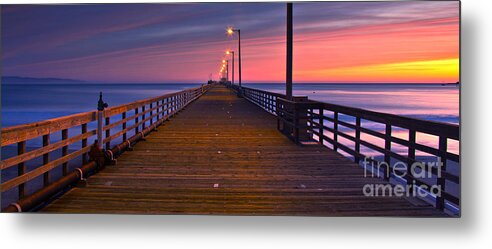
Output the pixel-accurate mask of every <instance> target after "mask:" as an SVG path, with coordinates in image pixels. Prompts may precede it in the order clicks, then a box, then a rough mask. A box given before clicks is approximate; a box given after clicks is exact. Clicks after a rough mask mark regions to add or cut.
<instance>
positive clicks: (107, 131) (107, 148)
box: [104, 117, 111, 150]
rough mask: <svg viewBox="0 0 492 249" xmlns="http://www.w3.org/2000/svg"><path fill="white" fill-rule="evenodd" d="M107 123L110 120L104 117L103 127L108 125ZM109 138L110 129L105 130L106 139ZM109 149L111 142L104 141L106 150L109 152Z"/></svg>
mask: <svg viewBox="0 0 492 249" xmlns="http://www.w3.org/2000/svg"><path fill="white" fill-rule="evenodd" d="M109 123H110V118H109V117H106V118H105V122H104V125H109ZM110 136H111V129H107V130H106V139H109V137H110ZM109 149H111V141H110V140H108V141H106V150H109Z"/></svg>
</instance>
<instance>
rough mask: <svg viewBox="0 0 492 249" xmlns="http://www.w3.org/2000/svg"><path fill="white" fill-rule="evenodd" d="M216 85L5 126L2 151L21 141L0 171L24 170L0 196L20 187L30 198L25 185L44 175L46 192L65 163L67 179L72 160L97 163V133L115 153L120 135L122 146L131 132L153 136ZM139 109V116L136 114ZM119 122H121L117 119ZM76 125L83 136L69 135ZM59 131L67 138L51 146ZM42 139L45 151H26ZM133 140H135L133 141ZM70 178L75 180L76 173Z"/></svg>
mask: <svg viewBox="0 0 492 249" xmlns="http://www.w3.org/2000/svg"><path fill="white" fill-rule="evenodd" d="M211 87H212V85H204V86H200V87H196V88H191V89H185V90H182V91H178V92H175V93H169V94H165V95H161V96H158V97H152V98H148V99H144V100H139V101H135V102H131V103H128V104H123V105H118V106H114V107H109V108H105V109H104V110H102V111H90V112H84V113H77V114H73V115H69V116H64V117H59V118H54V119H50V120H45V121H41V122H35V123H31V124H24V125H18V126H12V127H7V128H3V129H2V130H1V139H2V140H1V147H2V148H3V147H6V146H13V145H14V144H16V143H17V146H18V154H17V155H14V156H11V157H9V158H6V159H4V160H2V161H1V164H0V170H5V169H8V168H11V167H13V166H17V167H18V168H19V170H18V175H17V176H16V177H14V178H12V179H8V180H6V181H4V182H2V183H1V184H0V192H1V193H3V192H5V191H7V190H9V189H12V188H14V187H18V188H19V191H18V192H19V194H18V200H20V199H22V198H26V197H29V196H28V195H26V188H25V184H26V183H28V182H30V181H31V180H33V179H34V178H37V177H38V176H41V175H43V174H44V175H45V186H44V188H46V187H48V185H49V184H50V183H52V182H54V181H56V180H57V179H51V177H52V175H51V174H50V172H51V171H52V170H54V169H55V168H58V167H59V166H60V165H63V174H62V175H63V176H65V175H68V174H69V172H67V170H68V169H67V167H68V163H69V162H71V163H72V164H74V163H76V164H78V165H80V166H82V165H84V164H86V163H92V162H89V161H88V160H87V153H88V152H89V150H90V147H91V146H90V145H88V143H87V141H88V139H94V138H95V136H96V135H97V134H98V133H101V134H102V133H105V134H103V135H102V137H103V141H102V142H103V143H104V144H106V149H107V150H109V149H111V148H109V147H110V145H111V142H112V141H115V140H116V139H119V138H120V137H121V138H122V140H123V142H125V141H127V142H128V140H127V135H128V134H133V137H132V138H135V137H137V139H138V138H142V137H143V133H142V131H144V130H145V131H146V132H149V130H148V129H145V128H146V127H156V125H158V124H162V123H163V122H164V121H165V120H167V119H169V118H170V117H171V116H172V115H174V114H175V113H176V112H178V111H179V110H181V109H182V108H184V107H185V106H186V105H188V104H189V103H191V102H192V101H194V100H195V99H197V98H198V97H200V96H201V95H203V94H204V93H205V92H206V91H208V90H209V89H210V88H211ZM139 109H142V111H140V112H139V111H138V110H139ZM134 110H135V114H134V115H132V114H133V111H134ZM98 112H102V114H103V115H101V116H99V113H98ZM98 117H101V120H99V119H98ZM115 118H119V120H118V121H115V120H114V119H115ZM133 120H135V123H133V124H132V123H130V125H127V123H128V122H132V121H133ZM110 121H113V123H110ZM96 122H101V123H102V124H103V125H102V126H101V130H99V131H98V130H97V129H94V130H88V129H87V127H88V124H91V123H92V125H94V127H95V123H96ZM77 126H80V127H81V130H80V131H81V132H80V133H79V134H76V135H73V136H71V137H69V136H68V134H69V132H68V130H69V129H73V128H75V127H77ZM140 127H141V128H142V129H141V130H139V128H140ZM55 132H61V138H62V139H61V140H60V141H56V142H54V143H50V134H54V133H55ZM39 137H43V147H39V148H36V149H34V150H31V151H26V148H25V147H26V142H27V141H29V140H33V139H38V138H39ZM132 141H133V142H134V140H132ZM80 142H82V147H81V148H80V144H79V145H78V147H79V149H76V150H75V151H71V152H70V153H69V152H68V149H69V146H72V145H73V146H75V143H80ZM120 147H121V146H119V147H118V146H115V147H113V148H117V150H118V151H119V150H120V149H119V148H120ZM59 149H62V154H61V156H59V157H57V158H49V157H48V156H47V155H49V153H51V152H54V151H55V150H59ZM41 156H42V157H43V160H42V161H43V162H42V163H41V165H36V167H34V168H31V167H30V170H29V171H28V170H27V167H26V163H29V162H31V161H33V160H35V159H36V158H38V157H41ZM52 157H53V155H52ZM79 157H82V162H75V161H74V160H75V159H77V158H79ZM38 164H39V163H38ZM63 176H62V177H63ZM70 176H71V177H73V174H72V175H70ZM41 190H42V189H37V190H35V191H41ZM35 191H34V192H35ZM29 192H33V191H29ZM31 195H32V194H31Z"/></svg>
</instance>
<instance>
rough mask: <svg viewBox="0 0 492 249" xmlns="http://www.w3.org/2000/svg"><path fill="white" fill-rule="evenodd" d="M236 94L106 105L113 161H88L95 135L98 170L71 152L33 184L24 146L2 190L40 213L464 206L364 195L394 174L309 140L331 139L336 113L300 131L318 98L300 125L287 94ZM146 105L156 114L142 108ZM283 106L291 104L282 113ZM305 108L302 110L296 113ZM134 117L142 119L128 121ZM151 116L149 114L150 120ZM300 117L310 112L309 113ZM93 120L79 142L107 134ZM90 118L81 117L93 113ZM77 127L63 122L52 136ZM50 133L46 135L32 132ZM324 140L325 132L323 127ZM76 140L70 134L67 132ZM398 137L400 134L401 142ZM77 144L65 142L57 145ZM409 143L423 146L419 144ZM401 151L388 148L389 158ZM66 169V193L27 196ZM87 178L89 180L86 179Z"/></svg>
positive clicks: (430, 210) (408, 210) (386, 211)
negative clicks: (69, 165) (381, 174)
mask: <svg viewBox="0 0 492 249" xmlns="http://www.w3.org/2000/svg"><path fill="white" fill-rule="evenodd" d="M233 89H236V91H237V90H238V89H237V88H234V87H233V88H227V87H226V86H224V85H213V86H212V85H208V86H206V87H205V88H204V87H202V88H196V89H192V90H190V91H182V92H180V93H177V94H175V95H166V96H162V97H159V98H154V99H150V100H145V101H143V102H139V103H132V104H130V105H125V106H119V107H114V108H108V109H106V110H104V113H103V114H104V117H107V118H105V128H104V130H105V131H110V129H111V128H115V127H121V130H120V131H118V132H105V133H104V135H105V136H104V141H103V143H104V144H105V145H106V152H109V155H108V153H105V154H104V155H103V156H102V155H100V156H101V157H100V158H99V159H100V160H99V159H98V157H97V154H92V155H91V160H90V161H88V159H87V158H85V157H86V155H87V152H89V150H90V149H89V148H90V145H87V140H85V141H86V142H85V147H84V145H83V146H82V147H83V148H82V149H81V150H79V151H78V152H75V153H78V154H76V155H75V156H80V155H82V156H83V157H84V158H83V160H84V163H85V165H86V166H83V167H80V168H76V169H75V170H74V171H73V172H72V173H69V172H66V168H65V166H66V164H65V163H66V162H68V161H70V160H72V159H73V158H75V156H70V154H68V152H67V151H66V150H65V151H64V154H65V159H66V160H65V159H63V160H60V159H57V160H58V161H56V160H55V161H56V163H51V164H50V161H49V158H48V159H47V160H46V161H45V162H44V163H45V165H51V166H49V167H45V168H44V169H43V170H38V171H37V173H36V174H35V175H34V174H33V175H32V177H25V175H26V174H29V173H28V172H25V171H21V169H22V170H25V169H24V168H22V167H24V165H23V162H24V161H25V160H28V159H32V158H33V157H34V155H32V156H28V157H23V159H22V160H20V159H19V157H20V156H22V155H23V154H24V151H22V150H19V156H17V157H14V159H10V161H8V159H7V162H4V161H2V169H3V168H7V167H11V166H18V167H19V177H20V179H19V177H16V178H14V179H12V180H9V181H7V182H3V183H2V185H1V186H2V188H3V189H2V192H4V191H5V190H7V189H6V187H7V188H8V189H10V188H13V187H18V188H19V201H18V202H17V203H14V204H12V205H10V206H8V207H7V208H6V209H4V211H6V212H12V211H29V210H23V209H22V208H24V207H26V208H29V209H34V208H36V207H37V209H36V210H38V211H41V212H61V213H117V214H126V213H132V214H144V213H148V214H222V215H236V214H237V215H304V216H447V215H446V214H445V213H444V212H443V211H442V210H443V209H444V208H443V207H442V206H441V207H439V203H440V202H442V203H441V204H443V203H444V201H446V202H452V203H458V205H459V199H458V200H457V198H454V199H453V197H450V196H449V195H448V196H446V195H444V197H443V198H442V200H440V199H438V200H437V201H436V202H437V204H436V205H431V204H428V203H426V202H423V201H421V200H417V199H415V198H411V199H409V198H403V197H395V196H393V197H389V196H380V197H368V196H364V194H363V192H362V189H363V187H364V185H365V184H385V183H387V180H388V179H385V178H378V177H365V172H364V169H363V168H362V167H360V166H359V165H358V164H357V163H356V162H354V160H353V159H349V158H347V157H344V156H342V155H341V154H339V153H337V152H336V151H335V150H337V149H340V148H341V149H343V150H344V151H345V150H348V148H345V147H344V146H343V145H342V144H338V142H337V140H336V139H337V136H336V135H335V136H334V139H335V140H333V137H332V138H329V137H328V136H326V137H325V136H324V135H323V136H321V143H320V142H319V138H318V141H314V140H313V141H307V142H305V141H301V140H303V138H302V136H303V132H305V131H309V133H310V134H311V135H312V134H316V131H317V132H318V133H317V134H318V135H319V134H320V133H319V129H318V130H316V124H317V125H318V128H319V127H320V126H319V123H321V124H322V126H321V127H324V126H323V121H321V120H323V119H325V118H321V119H310V120H309V121H308V122H306V126H303V125H302V124H299V121H298V120H301V121H300V123H302V122H303V120H304V119H303V117H308V116H311V117H313V115H320V113H319V111H315V109H316V108H319V106H318V107H316V105H314V104H316V103H310V106H309V107H308V108H307V109H303V110H304V111H303V112H296V111H294V117H295V118H289V112H287V111H285V110H288V109H289V108H287V105H288V103H286V102H284V103H283V104H280V105H279V103H280V102H281V99H280V98H281V97H282V95H279V94H274V93H268V92H264V91H259V90H253V89H248V88H244V89H243V90H242V91H244V92H243V94H244V96H245V97H244V98H239V97H238V96H237V94H236V92H235V91H233ZM153 104H154V105H153ZM318 104H319V103H318ZM146 106H147V109H145V108H141V107H146ZM282 106H283V108H284V109H281V108H282ZM336 107H337V106H331V107H330V108H336ZM293 108H294V109H292V110H297V109H296V108H297V107H296V106H294V107H293ZM133 110H135V111H134V112H133ZM139 110H140V111H139ZM282 110H283V111H282ZM354 110H356V109H354ZM130 111H131V112H132V113H134V116H127V115H128V113H130ZM178 111H179V112H178ZM336 113H338V111H337V112H336ZM145 114H148V115H149V116H148V117H147V118H145ZM274 114H275V115H274ZM300 114H301V116H302V115H306V116H302V117H300V116H299V115H300ZM359 114H360V115H368V114H367V113H366V114H364V113H358V115H359ZM85 115H86V116H88V117H85V116H84V118H82V119H83V120H81V121H80V122H76V123H73V122H72V124H71V125H77V126H78V125H81V127H82V130H83V131H84V127H85V132H82V135H79V136H78V137H77V139H78V140H84V139H87V137H89V135H86V136H84V134H86V133H90V135H94V134H95V133H96V131H87V125H84V124H86V123H88V122H94V120H95V119H97V118H96V116H97V115H96V112H94V113H90V114H85ZM114 115H121V119H120V121H116V122H113V123H110V119H109V117H111V116H114ZM142 115H143V117H142ZM321 115H322V114H321ZM336 116H337V115H335V118H334V119H333V118H331V119H332V120H333V121H335V122H336V123H337V124H340V123H339V122H342V125H343V121H339V120H337V118H336ZM139 117H140V120H138V118H139ZM323 117H324V116H323ZM78 118H79V120H80V118H81V117H78ZM364 118H370V117H368V116H364ZM134 119H135V123H134V124H133V125H130V126H127V124H126V122H130V121H133V120H134ZM326 119H330V118H329V117H326ZM403 119H404V118H403ZM70 120H73V119H70ZM289 120H294V122H289ZM316 120H317V121H316ZM357 120H358V121H356V123H357V122H358V124H359V127H355V129H356V130H358V132H357V133H356V136H358V139H359V140H357V141H358V142H359V146H360V142H361V141H360V132H361V131H362V132H367V131H366V130H364V129H363V128H361V127H360V117H359V118H358V119H357ZM386 121H387V120H386ZM393 121H394V122H400V121H398V120H393ZM288 124H292V127H291V128H290V129H291V131H292V132H291V133H290V134H287V136H286V134H285V131H286V130H289V128H288V126H289V125H288ZM286 125H287V128H286ZM345 125H348V124H345ZM396 125H400V124H399V123H398V124H396ZM418 125H419V124H416V123H412V127H415V129H417V131H420V130H419V126H418ZM309 127H311V128H309ZM313 127H314V128H313ZM334 127H335V128H334V129H335V130H333V128H331V129H332V130H331V131H332V132H334V133H335V134H337V133H339V134H338V136H340V134H341V135H342V136H343V134H344V133H342V132H337V130H336V129H337V128H336V127H337V126H336V125H335V126H334ZM446 127H447V129H446V130H442V129H440V130H439V131H438V132H440V133H441V135H442V136H445V137H446V139H448V138H450V139H453V138H455V137H454V136H456V135H455V134H454V133H453V132H455V131H454V130H453V129H455V128H456V127H454V126H450V127H451V128H449V127H448V126H446ZM67 128H68V126H65V127H58V128H57V129H51V131H53V130H64V129H67ZM139 128H140V129H139ZM458 128H459V127H458ZM279 129H280V131H279ZM433 129H434V128H433ZM313 131H314V132H313ZM8 132H9V131H7V133H8ZM49 132H50V131H47V132H45V133H42V132H41V133H40V132H37V133H36V134H35V135H34V134H32V135H29V136H31V137H33V136H39V134H41V135H43V134H49ZM130 132H133V134H132V135H133V136H131V137H130V135H128V136H127V133H130ZM428 132H435V131H434V130H429V131H428ZM373 133H377V132H373ZM451 133H452V134H451ZM321 134H324V132H323V131H321ZM443 134H444V135H443ZM376 135H377V134H376ZM29 136H28V135H24V137H23V138H19V139H13V138H12V137H13V136H10V137H9V136H7V137H6V138H4V137H2V146H4V145H5V146H6V145H8V144H12V143H20V145H19V146H20V147H19V148H22V146H25V145H22V141H24V140H26V139H29V138H31V137H29ZM44 136H46V135H44ZM101 136H102V134H101ZM122 136H123V142H122V143H121V144H118V145H116V146H114V145H113V146H112V144H111V143H110V142H111V141H112V140H113V139H114V138H116V137H122ZM382 136H385V135H384V134H383V135H382ZM385 137H388V136H385ZM323 138H324V139H325V141H328V142H331V143H334V144H335V145H336V147H335V150H333V149H329V148H327V147H326V146H325V145H323V142H322V141H323ZM4 139H7V140H4ZM8 139H10V140H8ZM64 139H65V140H66V139H69V138H67V137H66V136H65V137H64ZM389 139H393V138H392V137H391V136H389ZM394 139H396V138H394ZM410 139H411V138H410ZM458 139H459V138H458ZM72 140H75V139H72ZM62 142H63V140H62ZM72 142H73V141H72ZM396 142H402V141H396ZM402 143H403V142H402ZM67 144H68V143H60V144H58V147H57V148H62V147H64V146H67ZM365 145H367V144H365ZM407 145H409V146H415V144H414V143H408V142H407ZM47 146H49V145H46V146H45V147H47ZM52 147H53V146H52ZM356 147H357V146H356ZM418 148H419V149H426V148H423V147H418ZM51 149H52V150H53V149H55V148H51ZM383 149H384V148H383ZM442 149H443V148H441V149H435V151H434V150H432V152H435V153H439V155H441V156H442V157H444V158H448V159H456V158H454V156H455V155H454V154H452V153H450V152H447V151H443V150H442ZM357 150H358V149H357ZM46 151H47V149H45V150H44V151H41V152H39V153H37V155H38V156H39V155H42V154H43V153H46ZM80 151H82V152H80ZM390 152H391V151H386V153H388V154H390ZM94 153H95V152H94ZM409 153H411V151H410V152H409ZM354 155H355V158H356V160H360V157H361V156H362V154H360V152H358V151H357V152H355V151H354ZM390 155H391V154H390ZM108 157H110V158H109V159H108ZM458 157H459V156H458ZM62 158H63V157H62ZM406 159H407V160H408V158H406ZM23 160H24V161H23ZM456 160H459V159H456ZM17 164H19V165H17ZM59 165H65V166H64V169H65V171H64V173H63V174H64V177H62V178H61V179H60V180H58V181H52V182H46V184H45V187H44V189H46V188H49V187H50V186H51V185H55V186H58V185H59V186H58V187H52V188H53V189H52V190H51V191H49V190H43V189H42V190H41V191H40V192H41V193H38V194H36V193H34V194H32V195H34V197H29V196H30V195H29V194H25V193H23V194H22V195H21V194H20V192H21V191H24V186H23V185H24V184H25V183H26V182H28V181H29V180H32V179H33V177H36V176H40V175H42V174H47V173H49V171H50V170H53V169H55V166H59ZM87 165H88V166H87ZM43 167H44V166H43ZM41 168H42V167H41ZM31 172H32V171H31ZM70 174H72V176H71V177H70ZM89 175H90V177H88V178H87V176H89ZM81 178H87V179H86V180H84V181H80V179H81ZM442 178H443V180H440V178H439V179H438V181H450V180H451V181H452V180H456V181H458V182H459V179H456V177H455V176H451V175H450V174H447V173H446V172H444V176H442ZM63 179H65V180H63ZM67 179H68V180H67ZM46 181H49V180H46ZM50 184H51V185H50ZM20 186H22V187H20ZM59 193H63V195H61V196H60V194H59ZM26 197H27V198H26ZM36 202H38V203H36ZM39 203H41V204H39ZM43 203H44V204H43ZM436 207H437V208H436Z"/></svg>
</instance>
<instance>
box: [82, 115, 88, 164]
mask: <svg viewBox="0 0 492 249" xmlns="http://www.w3.org/2000/svg"><path fill="white" fill-rule="evenodd" d="M81 132H82V134H85V133H87V124H82V126H81ZM85 147H87V138H84V139H82V148H85ZM87 162H88V160H87V153H84V154H82V164H83V165H84V164H86V163H87Z"/></svg>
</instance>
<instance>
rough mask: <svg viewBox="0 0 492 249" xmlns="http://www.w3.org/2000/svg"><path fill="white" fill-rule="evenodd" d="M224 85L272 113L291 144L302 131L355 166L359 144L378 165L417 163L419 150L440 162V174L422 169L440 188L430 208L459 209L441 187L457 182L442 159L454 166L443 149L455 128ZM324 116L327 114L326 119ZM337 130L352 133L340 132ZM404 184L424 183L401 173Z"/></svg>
mask: <svg viewBox="0 0 492 249" xmlns="http://www.w3.org/2000/svg"><path fill="white" fill-rule="evenodd" d="M229 87H231V88H232V89H233V90H235V91H239V90H241V91H242V94H243V96H244V98H246V99H247V100H249V101H250V102H252V103H254V104H256V105H258V106H260V107H261V108H263V109H264V110H265V111H267V112H269V113H271V114H273V115H275V116H276V117H277V120H278V123H277V126H278V128H279V129H280V130H282V131H283V132H284V134H285V135H286V136H288V137H290V138H291V139H292V140H294V141H295V142H300V140H302V139H301V138H300V136H301V135H302V134H303V132H304V135H306V134H308V135H309V136H310V138H311V139H313V140H317V141H318V142H319V143H320V144H322V145H324V146H328V145H331V146H332V147H331V148H332V149H333V150H335V151H338V150H341V151H343V152H345V153H347V154H348V155H350V156H352V157H353V158H354V162H356V163H360V160H361V158H367V157H366V156H365V155H364V154H362V153H361V151H360V148H361V145H362V146H364V147H367V148H369V149H371V150H373V151H376V152H379V153H381V154H383V155H384V162H386V163H388V164H389V165H391V164H390V161H391V158H394V159H396V160H399V161H403V162H405V163H408V165H410V164H413V163H415V162H418V158H417V157H416V153H415V152H416V151H422V152H424V153H427V154H430V155H433V156H435V157H437V158H439V159H440V161H441V162H442V163H443V167H442V168H441V170H440V171H437V169H436V168H425V170H426V171H429V172H431V173H432V174H433V175H435V176H436V177H437V184H438V185H439V187H441V189H442V195H441V196H440V197H437V198H436V203H435V205H436V208H438V209H441V210H443V209H444V208H445V202H446V201H447V202H448V203H452V204H453V205H455V206H456V207H458V208H459V206H460V198H459V197H457V196H453V195H452V194H450V193H449V192H448V191H447V190H446V188H445V186H446V184H445V182H446V181H450V182H452V183H455V184H460V176H459V175H454V174H452V173H450V172H448V171H447V167H446V166H447V161H448V160H449V161H453V162H456V163H457V164H459V163H460V156H459V155H458V154H455V153H453V152H450V151H448V148H447V140H448V139H451V140H455V141H458V142H459V141H460V127H459V125H455V124H448V123H442V122H435V121H428V120H421V119H416V118H410V117H405V116H399V115H394V114H389V113H381V112H376V111H370V110H365V109H360V108H355V107H349V106H342V105H337V104H331V103H324V102H320V101H312V100H307V99H306V100H303V101H296V100H295V99H294V100H287V99H286V98H285V95H283V94H278V93H272V92H268V91H264V90H259V89H253V88H248V87H242V89H239V87H238V86H236V85H229ZM328 114H332V116H331V117H330V116H327V115H328ZM340 115H344V116H349V117H352V118H353V119H354V123H351V122H348V121H344V120H342V119H341V118H340ZM362 120H364V121H370V122H374V123H378V124H381V125H382V126H384V127H386V128H385V129H384V132H380V131H378V130H375V129H370V128H367V127H363V126H362V124H361V123H362ZM330 123H331V124H332V127H330V125H329V124H330ZM393 127H396V128H399V129H405V130H408V133H409V136H408V139H402V138H399V137H395V136H394V135H393V134H392V130H393ZM343 129H350V130H352V131H354V135H351V134H349V133H347V132H344V131H343ZM285 131H287V132H285ZM417 132H418V133H423V134H428V135H432V136H436V137H438V139H439V144H438V146H437V147H432V146H429V145H424V144H420V143H418V142H417V141H416V133H417ZM326 133H329V134H332V135H333V137H330V136H327V135H326ZM361 134H368V135H371V136H375V137H377V138H380V139H382V140H383V141H384V147H380V146H378V145H376V144H372V143H370V142H369V141H365V140H363V139H361ZM313 135H315V136H316V137H314V136H313ZM340 137H341V138H344V139H347V140H348V141H351V142H352V143H353V144H354V146H353V148H351V147H350V146H348V145H347V144H346V143H342V142H340V140H339V138H340ZM392 143H395V144H398V145H400V146H403V147H406V148H407V149H408V152H407V154H406V155H401V154H399V153H397V152H395V151H394V150H393V149H392ZM369 161H374V162H376V163H380V162H379V161H377V160H374V159H370V160H369ZM390 167H391V166H390ZM389 170H390V169H387V170H385V172H384V178H386V179H388V180H389V178H390V177H391V176H390V173H391V172H390V171H389ZM438 173H439V174H440V177H439V176H438ZM405 180H406V181H407V182H408V181H415V182H417V183H418V184H421V185H422V186H427V185H428V184H427V183H425V182H423V181H421V180H419V179H418V178H417V177H415V176H414V175H413V174H407V177H406V178H405Z"/></svg>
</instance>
